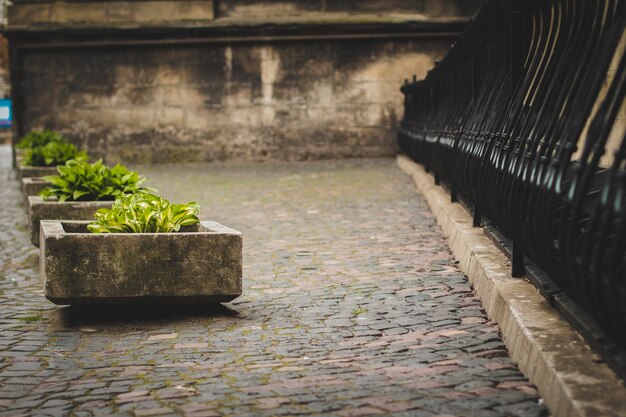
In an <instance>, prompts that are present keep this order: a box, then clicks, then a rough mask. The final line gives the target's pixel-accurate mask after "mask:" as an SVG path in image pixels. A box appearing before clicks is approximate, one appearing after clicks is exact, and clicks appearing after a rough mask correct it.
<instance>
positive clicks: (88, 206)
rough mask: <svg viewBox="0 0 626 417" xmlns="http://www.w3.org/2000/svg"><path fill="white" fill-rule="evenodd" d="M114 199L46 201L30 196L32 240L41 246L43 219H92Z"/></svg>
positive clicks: (29, 213) (29, 222)
mask: <svg viewBox="0 0 626 417" xmlns="http://www.w3.org/2000/svg"><path fill="white" fill-rule="evenodd" d="M112 205H113V201H64V202H62V203H61V202H58V201H44V199H43V198H41V197H39V196H30V197H28V228H29V231H30V241H31V242H32V244H33V245H35V246H39V227H40V221H41V220H92V219H93V217H94V214H95V213H96V211H97V210H98V209H101V208H111V206H112Z"/></svg>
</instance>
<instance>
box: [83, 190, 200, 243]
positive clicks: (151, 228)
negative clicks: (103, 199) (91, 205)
mask: <svg viewBox="0 0 626 417" xmlns="http://www.w3.org/2000/svg"><path fill="white" fill-rule="evenodd" d="M198 211H199V206H198V204H197V203H195V202H190V203H186V204H172V203H170V202H169V201H167V200H166V199H164V198H162V197H159V196H157V195H154V194H149V193H137V194H129V195H126V194H123V195H119V196H118V197H117V198H116V199H115V202H114V203H113V207H111V208H110V209H100V210H98V211H97V212H96V215H95V220H94V221H92V222H91V223H89V225H88V226H87V228H88V229H89V230H90V231H91V232H93V233H169V232H177V231H179V230H180V228H181V227H183V226H192V225H194V224H197V223H199V222H200V220H199V219H198Z"/></svg>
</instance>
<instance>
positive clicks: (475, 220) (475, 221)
mask: <svg viewBox="0 0 626 417" xmlns="http://www.w3.org/2000/svg"><path fill="white" fill-rule="evenodd" d="M482 222H483V216H482V213H481V212H480V209H479V208H478V206H474V213H473V216H472V226H474V227H480V226H481V225H482Z"/></svg>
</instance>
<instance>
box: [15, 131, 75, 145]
mask: <svg viewBox="0 0 626 417" xmlns="http://www.w3.org/2000/svg"><path fill="white" fill-rule="evenodd" d="M51 142H67V140H66V139H65V137H63V135H61V134H60V133H59V132H54V131H52V130H49V129H44V130H32V131H30V132H29V133H28V134H27V135H26V136H24V137H23V138H22V139H20V141H19V142H18V143H17V145H15V146H16V147H17V148H18V149H32V148H39V147H41V146H45V145H47V144H48V143H51Z"/></svg>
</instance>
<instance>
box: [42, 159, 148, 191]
mask: <svg viewBox="0 0 626 417" xmlns="http://www.w3.org/2000/svg"><path fill="white" fill-rule="evenodd" d="M57 171H59V175H50V176H47V177H44V180H46V181H48V182H50V183H51V184H52V185H51V186H49V187H46V188H44V189H43V190H42V191H41V192H40V193H39V195H40V196H42V197H44V198H49V197H57V198H58V199H59V201H66V200H74V201H81V200H82V201H85V200H88V201H93V200H115V197H117V196H118V195H120V194H132V193H136V192H140V191H148V189H147V188H142V187H141V184H142V183H143V182H144V181H145V180H146V179H145V178H144V177H142V176H140V175H139V174H137V173H136V172H135V171H129V170H128V169H127V168H126V167H125V166H123V165H120V164H117V165H115V166H114V167H113V168H108V167H107V166H105V165H104V164H103V163H102V160H101V159H100V160H98V161H96V162H94V163H93V164H90V163H89V162H87V161H76V160H75V159H70V160H69V161H67V162H66V163H65V165H58V166H57Z"/></svg>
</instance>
